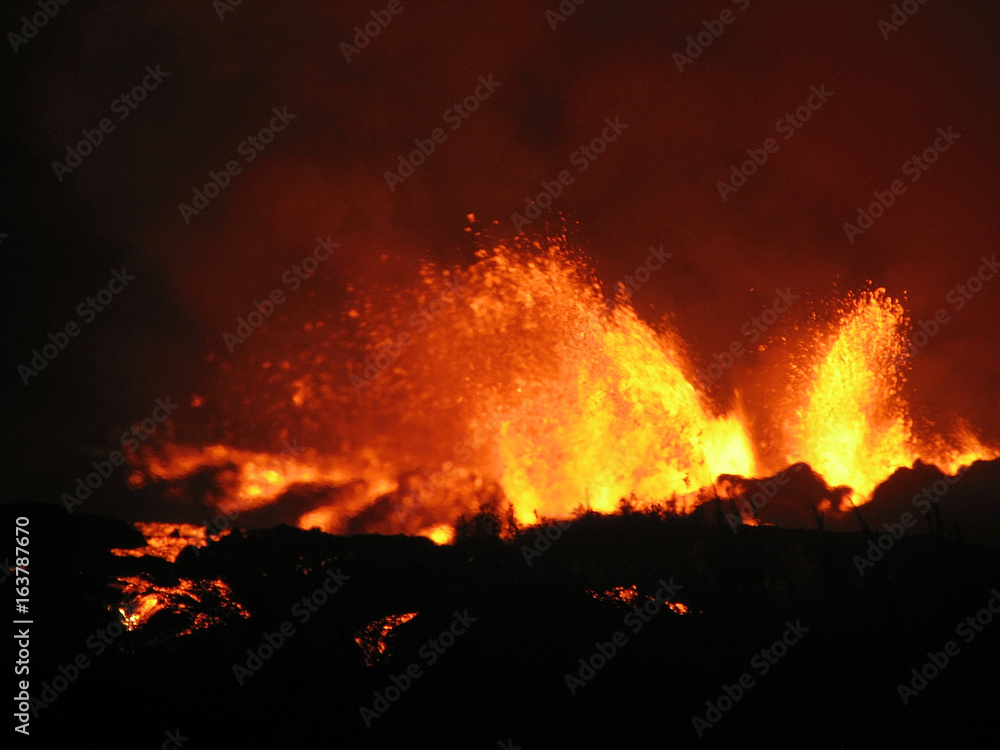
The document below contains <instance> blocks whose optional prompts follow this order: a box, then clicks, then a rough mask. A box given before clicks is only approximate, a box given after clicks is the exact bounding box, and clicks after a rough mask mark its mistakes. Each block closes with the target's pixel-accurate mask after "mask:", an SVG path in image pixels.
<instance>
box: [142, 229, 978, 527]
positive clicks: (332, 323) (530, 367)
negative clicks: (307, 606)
mask: <svg viewBox="0 0 1000 750" xmlns="http://www.w3.org/2000/svg"><path fill="white" fill-rule="evenodd" d="M477 255H478V260H477V262H475V263H472V264H471V265H469V266H468V267H466V268H442V267H439V266H436V265H433V264H426V265H425V266H424V267H423V269H422V271H421V274H420V280H419V283H417V284H415V285H413V286H412V287H408V288H405V289H394V290H392V291H391V293H384V292H383V293H372V294H367V295H362V296H359V297H358V298H357V299H356V300H355V303H354V304H352V305H351V306H350V307H349V308H348V309H346V310H345V311H344V312H343V313H342V314H340V316H339V319H335V315H336V313H334V312H333V311H330V310H311V311H310V314H311V315H312V316H313V317H312V318H311V319H310V320H309V321H307V322H305V323H304V324H302V325H301V327H300V328H299V329H298V332H297V333H294V335H288V333H287V330H288V329H286V330H285V331H283V332H281V335H277V336H273V337H268V335H267V334H266V332H261V333H259V334H258V335H257V337H256V338H255V339H254V340H252V341H251V342H248V343H247V344H246V347H247V348H248V349H247V350H248V351H251V352H252V353H251V354H249V355H248V356H247V358H246V359H245V360H243V361H242V362H241V363H240V365H239V367H240V368H242V369H243V370H244V371H245V373H247V374H246V377H245V379H247V380H249V381H250V385H248V386H246V387H241V388H240V389H234V388H232V387H229V388H228V389H222V390H220V394H221V395H219V396H218V397H216V398H215V399H213V398H212V397H211V396H208V395H206V396H204V397H202V396H199V397H197V399H196V403H195V405H197V406H201V405H202V404H209V405H212V403H213V401H214V408H215V413H216V414H218V413H219V412H225V413H226V414H227V415H228V416H227V417H226V421H225V424H226V425H227V426H226V428H225V429H224V430H218V431H217V432H218V433H220V434H210V433H211V430H207V432H206V428H204V426H203V427H201V428H200V429H198V430H195V431H193V432H192V435H195V436H196V437H195V438H194V439H193V440H184V439H182V438H181V437H177V438H176V439H175V440H174V441H173V442H171V443H168V444H161V445H159V446H156V447H155V448H154V449H151V450H149V451H147V452H146V453H143V454H141V455H140V456H139V457H138V460H137V462H136V466H135V472H134V474H133V477H132V480H131V481H132V484H133V486H135V487H139V486H142V485H145V484H148V483H151V482H152V483H154V484H155V485H156V486H158V487H159V486H161V485H165V486H164V487H162V491H163V492H164V494H167V495H170V494H171V493H173V495H178V494H179V495H185V493H187V499H188V500H189V501H190V500H191V499H194V500H197V501H198V502H201V503H207V504H208V505H209V506H211V507H213V508H220V509H225V510H226V511H227V512H230V513H233V512H235V513H239V512H246V511H259V510H260V509H261V508H267V507H269V506H274V507H276V508H286V509H289V512H291V511H294V513H295V516H294V518H293V520H294V521H295V522H297V523H298V524H299V525H300V526H303V527H311V526H314V525H316V526H320V527H321V528H323V529H324V530H326V531H330V532H337V533H349V532H359V531H368V532H376V531H377V532H382V533H399V532H403V533H410V534H424V535H426V536H430V537H431V538H434V539H435V540H437V541H443V540H446V539H447V538H448V536H449V533H447V532H448V529H449V527H450V525H451V524H453V523H454V522H455V520H456V519H457V518H458V517H459V516H460V515H462V514H467V513H469V512H473V511H475V510H476V509H477V507H478V504H479V503H480V502H482V500H483V499H484V498H494V499H495V498H498V497H500V498H506V500H509V502H510V503H511V505H512V507H513V510H514V514H515V516H516V517H517V520H518V521H520V522H521V523H525V522H531V521H533V520H534V519H535V518H536V517H537V516H538V515H542V516H549V517H559V516H566V515H568V514H570V513H571V512H572V511H573V510H574V509H575V508H577V507H580V506H584V507H589V508H591V509H593V510H597V511H601V512H606V511H611V510H614V508H615V507H616V506H617V504H618V502H619V500H620V499H621V498H626V497H630V496H633V497H634V500H635V501H637V502H638V503H640V504H641V503H649V502H662V501H667V502H672V503H673V507H676V508H677V509H678V510H680V511H684V510H688V509H690V508H691V506H692V505H693V503H694V502H696V501H697V499H698V497H699V494H700V491H701V490H703V489H704V488H709V487H711V486H712V484H713V482H714V481H715V480H716V478H717V477H718V476H719V475H720V474H731V475H741V476H746V477H752V476H760V475H762V474H764V473H768V472H772V471H776V470H778V469H781V468H783V467H782V466H771V465H767V466H763V465H762V462H761V461H760V460H759V456H758V454H759V453H760V452H761V451H756V450H755V447H756V445H757V442H755V437H754V435H753V434H752V430H751V429H750V427H749V425H750V424H751V423H752V420H750V419H748V418H746V415H744V414H743V413H741V411H740V410H739V409H738V408H737V409H735V410H731V411H728V412H726V411H723V410H720V409H719V408H718V407H717V406H716V405H715V404H713V402H712V401H711V400H710V399H709V397H708V396H707V394H705V393H704V392H702V390H700V389H699V388H698V387H696V386H695V385H694V383H695V378H694V377H693V373H694V367H693V365H692V363H691V360H690V358H689V356H688V354H687V351H686V349H685V347H684V344H683V341H682V339H681V338H680V336H679V334H678V332H677V331H676V330H674V329H673V328H672V327H671V326H669V325H667V324H666V323H659V324H655V325H654V324H650V323H647V322H644V321H643V320H641V319H640V318H639V317H638V315H637V314H636V312H635V310H634V309H633V307H632V305H631V303H630V301H629V300H628V299H627V298H625V297H623V296H617V297H616V296H609V295H608V294H606V293H605V291H604V290H603V289H602V287H601V285H600V283H599V282H598V281H597V280H596V278H595V277H594V275H593V272H592V271H591V270H590V269H589V267H588V265H587V263H586V262H585V261H584V259H583V258H582V257H581V256H580V255H579V254H578V253H577V252H576V251H575V250H573V249H572V248H571V247H570V243H569V242H568V241H567V239H566V237H565V236H556V237H549V238H547V239H545V240H544V241H542V240H539V241H529V240H526V239H520V240H517V241H513V242H496V243H494V244H493V246H491V247H488V248H486V247H484V248H483V249H481V250H479V251H478V253H477ZM267 325H268V326H282V325H283V326H288V327H289V328H291V324H290V322H289V321H288V320H287V319H285V320H277V321H272V322H269V323H268V324H267ZM906 325H907V321H906V319H905V316H904V315H903V311H902V307H901V306H900V304H899V303H898V302H897V301H894V300H892V299H891V298H890V297H888V296H887V295H886V293H885V292H884V290H876V291H868V292H863V293H860V294H857V295H853V296H851V297H849V298H848V299H847V300H845V301H844V302H843V304H842V305H841V307H840V309H839V310H838V311H837V313H836V315H834V316H832V319H831V320H830V321H828V326H827V328H826V329H824V331H823V332H817V329H819V328H820V327H821V326H820V324H818V323H817V324H815V325H814V326H813V327H812V328H813V330H810V331H807V333H806V335H805V336H804V337H803V338H801V339H800V340H798V341H797V342H794V343H795V344H796V345H797V346H798V348H799V349H800V350H802V351H805V354H804V355H800V357H799V358H798V359H797V360H796V362H797V363H798V364H796V365H795V366H794V367H792V368H791V371H792V378H791V381H790V382H789V388H788V391H789V393H790V394H794V395H793V396H790V397H789V399H788V400H787V401H786V402H785V403H784V404H783V405H782V406H781V407H780V408H779V412H780V413H779V414H778V421H779V423H781V424H784V425H785V429H784V431H783V434H782V436H781V438H780V439H781V441H782V445H781V446H780V447H781V450H780V455H782V456H784V457H785V459H786V460H787V463H788V464H791V463H794V462H798V461H805V462H807V463H809V464H810V465H811V466H812V467H813V468H814V469H815V470H816V471H817V472H818V473H820V474H821V475H822V476H823V477H824V478H826V480H827V482H828V483H830V484H831V485H843V486H849V487H851V488H852V489H853V495H854V500H855V502H865V501H867V499H868V498H869V497H870V494H871V492H872V490H873V489H874V488H875V487H876V486H877V485H878V484H879V483H880V482H881V481H883V480H884V479H886V478H887V477H888V476H889V475H890V474H891V473H892V472H893V471H894V470H896V469H897V468H900V467H903V466H910V465H912V463H913V462H914V460H916V459H917V458H921V459H923V460H924V461H926V462H929V463H937V464H938V465H939V466H940V467H941V468H942V469H944V470H945V471H949V472H951V473H954V472H955V471H957V469H958V467H959V466H961V465H963V464H968V463H970V462H971V461H972V460H975V459H976V458H992V457H995V456H996V455H997V451H995V450H993V449H991V448H987V447H985V446H983V445H982V444H981V443H979V441H978V440H977V439H976V438H975V437H974V436H973V434H972V432H971V430H969V429H965V430H964V432H963V434H961V435H959V436H958V437H953V438H949V439H947V440H946V439H945V438H942V437H940V436H938V435H936V434H930V433H928V434H927V435H921V436H918V435H917V434H916V431H915V430H914V427H913V425H912V422H911V419H910V416H909V415H908V406H907V402H906V399H905V397H904V392H903V387H904V384H905V364H906V357H905V351H904V350H905V347H904V343H905V331H906ZM292 330H293V332H294V331H295V329H292ZM250 347H258V348H257V349H256V350H251V349H250ZM345 363H346V365H345ZM227 367H229V369H230V371H231V370H232V369H233V366H231V365H227ZM233 393H236V398H238V401H237V402H236V403H230V402H227V400H226V399H227V398H229V399H230V400H232V398H233V396H232V395H231V394H233ZM226 394H230V395H226ZM240 420H243V423H242V424H241V423H240ZM207 433H209V437H208V439H207V438H206V434H207ZM260 435H269V436H272V437H273V439H274V440H275V441H276V440H279V439H281V440H284V439H286V438H287V437H288V436H289V435H300V436H303V437H302V439H303V442H304V443H305V444H307V445H308V446H310V447H309V448H308V449H305V450H303V451H301V452H297V453H296V454H295V455H281V456H277V455H275V454H273V453H272V452H270V451H268V450H267V449H266V448H264V447H262V446H261V445H250V444H249V442H251V438H252V437H255V436H260ZM283 453H284V452H283ZM206 471H208V472H209V473H210V474H211V481H210V482H208V484H207V485H206V484H205V483H204V482H202V484H200V485H198V487H200V488H201V489H193V487H194V485H193V484H192V482H191V479H192V477H194V476H196V475H199V474H201V475H203V474H204V473H205V472H206ZM179 485H183V486H182V487H180V488H179ZM206 486H207V489H206ZM198 493H200V495H199V496H198V497H193V495H194V494H198ZM293 496H294V497H293ZM290 498H291V499H290ZM246 520H249V519H246ZM272 520H273V519H272Z"/></svg>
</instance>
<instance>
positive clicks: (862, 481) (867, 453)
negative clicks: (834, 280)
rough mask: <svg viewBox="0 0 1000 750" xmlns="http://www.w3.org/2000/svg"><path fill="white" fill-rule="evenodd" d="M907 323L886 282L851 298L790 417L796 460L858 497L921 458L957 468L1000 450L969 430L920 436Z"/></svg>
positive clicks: (823, 342) (791, 453)
mask: <svg viewBox="0 0 1000 750" xmlns="http://www.w3.org/2000/svg"><path fill="white" fill-rule="evenodd" d="M906 326H907V320H906V317H905V316H904V314H903V308H902V306H901V305H900V304H899V302H897V301H895V300H893V299H891V298H889V297H888V296H886V294H885V290H884V289H877V290H874V291H870V292H865V293H862V294H859V295H857V296H854V297H852V298H850V299H848V300H847V302H846V304H845V306H844V309H843V310H841V312H840V319H839V320H838V321H837V325H836V327H835V329H834V331H833V333H832V334H831V335H829V336H827V337H825V338H824V337H820V338H819V340H818V341H817V343H816V345H815V347H814V351H813V355H812V356H813V361H812V363H811V365H810V366H808V367H807V368H806V370H805V373H804V376H805V377H804V380H805V384H804V387H802V388H801V392H802V398H801V401H800V402H799V403H797V404H795V405H794V406H793V408H792V411H793V413H792V415H791V416H790V418H789V420H788V432H787V436H786V437H787V441H788V443H787V448H788V463H789V464H791V463H794V462H796V461H804V462H806V463H808V464H809V465H810V466H811V467H812V468H813V469H814V470H815V471H816V472H817V473H819V474H821V475H822V476H823V477H824V478H825V479H826V481H827V483H828V484H830V485H831V486H841V485H843V486H848V487H851V488H852V489H853V490H854V495H855V497H854V500H855V502H867V500H868V499H869V498H870V497H871V493H872V490H874V489H875V487H876V486H877V485H878V484H880V483H881V482H883V481H885V479H886V478H888V477H889V475H890V474H892V473H893V472H894V471H895V470H896V469H899V468H902V467H905V466H912V465H913V462H914V461H915V460H917V459H918V458H920V459H922V460H923V461H924V462H925V463H933V464H936V465H937V466H938V467H939V468H941V469H942V470H943V471H946V472H949V473H952V474H954V473H955V472H956V471H957V470H958V469H959V468H960V467H961V466H962V465H968V464H969V463H971V462H972V461H974V460H976V459H980V458H994V457H996V455H997V452H996V451H992V450H990V449H988V448H986V447H985V446H983V445H982V444H981V443H980V442H979V441H978V439H976V438H975V436H974V435H973V434H972V433H971V431H970V430H968V429H966V430H964V431H963V432H962V433H961V434H960V435H959V436H957V438H956V439H955V440H953V441H947V440H945V439H944V438H942V437H940V436H932V437H927V438H920V437H918V436H917V435H915V433H914V429H913V425H912V422H911V419H910V416H909V413H908V404H907V402H906V400H905V398H904V396H903V385H904V383H905V380H906V377H905V371H904V366H905V363H906V359H905V357H904V351H905V346H906ZM796 390H798V389H796Z"/></svg>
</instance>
